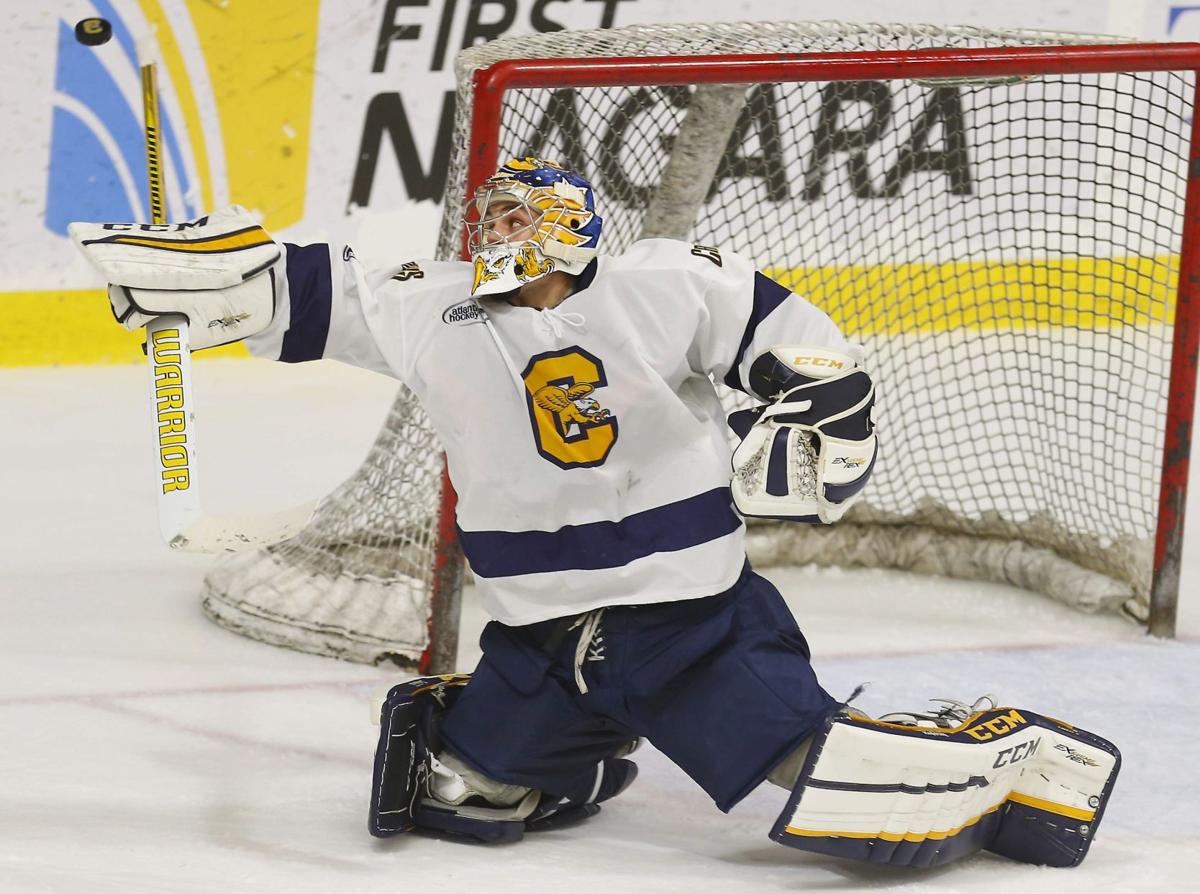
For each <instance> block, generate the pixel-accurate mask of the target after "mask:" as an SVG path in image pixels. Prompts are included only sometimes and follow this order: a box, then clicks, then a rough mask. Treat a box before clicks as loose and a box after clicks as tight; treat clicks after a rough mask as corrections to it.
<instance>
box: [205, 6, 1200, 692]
mask: <svg viewBox="0 0 1200 894" xmlns="http://www.w3.org/2000/svg"><path fill="white" fill-rule="evenodd" d="M822 24H824V23H822ZM654 27H655V26H641V27H635V28H633V29H618V30H622V31H631V32H633V34H634V36H635V38H636V37H642V36H644V35H645V34H648V33H649V32H650V31H651V30H652V29H653V28H654ZM764 27H767V28H771V27H774V26H764ZM794 27H809V26H794ZM812 27H814V28H816V27H819V26H817V25H814V26H812ZM863 27H864V29H877V30H876V31H874V32H871V33H873V34H877V35H882V36H883V37H884V38H886V37H887V36H888V35H889V33H890V32H888V31H887V30H886V28H887V27H888V26H863ZM894 27H895V28H897V29H898V30H904V29H906V28H908V26H894ZM909 30H911V31H912V32H913V33H915V34H918V35H919V36H921V37H922V38H929V37H931V38H932V39H933V40H937V39H939V38H940V37H941V36H942V35H945V34H953V35H954V36H956V37H962V35H964V34H965V35H967V37H968V38H971V39H974V38H975V37H978V36H982V38H994V37H997V36H999V37H1001V38H1004V39H1008V40H1012V41H1013V42H1014V43H1017V44H1019V45H1010V46H985V47H976V46H966V47H963V46H955V47H947V48H925V49H871V50H856V51H851V52H811V53H810V52H803V53H800V52H796V53H769V54H748V55H728V54H724V55H707V56H705V55H674V56H664V55H648V56H641V57H636V56H625V57H614V56H604V55H591V56H583V57H577V58H565V57H564V58H558V57H555V58H503V59H500V60H499V61H488V62H487V63H486V64H484V62H482V61H480V60H485V59H488V58H489V57H488V54H489V53H491V52H501V51H500V50H499V49H496V50H495V51H493V48H499V46H500V45H501V44H504V43H511V42H512V41H497V42H495V43H493V44H485V45H482V46H480V47H476V48H474V49H473V50H468V51H466V52H465V53H464V54H463V57H469V58H468V63H470V64H478V65H479V67H478V68H476V69H475V70H473V72H470V73H469V75H468V76H469V78H470V80H471V88H470V94H469V103H470V108H469V114H468V110H465V109H464V108H463V107H462V105H461V104H462V103H463V101H464V100H463V97H464V95H465V90H464V85H463V84H462V83H460V87H459V95H460V108H459V123H458V125H457V131H458V140H459V141H461V142H463V143H464V144H465V145H464V146H461V147H457V149H456V151H458V152H459V153H460V154H465V156H466V158H465V164H461V163H460V162H461V155H460V156H459V157H458V159H457V160H456V162H455V164H454V165H452V167H451V176H450V179H449V180H448V183H447V187H446V189H447V193H446V213H445V218H444V221H443V228H442V233H441V241H440V243H439V252H438V256H439V257H442V258H450V257H454V256H456V255H458V256H460V257H466V254H465V244H463V241H462V233H461V228H460V227H459V226H458V216H459V213H460V211H461V207H462V202H463V200H464V199H465V198H466V197H467V196H469V195H471V194H472V192H473V190H474V188H475V187H476V186H477V185H479V184H480V183H482V182H483V180H484V179H486V178H487V177H488V176H489V175H491V174H492V173H493V172H494V171H495V169H496V167H497V165H498V164H499V162H501V161H503V159H502V158H501V157H500V140H501V132H502V130H501V128H502V120H501V115H502V110H503V107H504V98H505V96H506V94H508V93H509V92H510V91H515V90H522V89H555V88H592V87H597V88H603V87H616V88H620V87H631V86H637V87H688V86H695V87H696V88H697V95H696V101H697V102H699V101H700V98H699V93H700V92H701V91H703V90H705V89H710V90H714V91H717V92H718V93H719V92H720V91H721V90H722V89H723V88H726V87H728V88H729V89H730V90H733V91H734V92H740V93H742V95H743V97H744V95H745V85H752V84H771V83H783V82H789V83H792V82H826V83H828V82H855V81H891V80H906V81H916V82H918V83H925V82H928V83H930V84H947V85H956V84H977V83H1007V82H1009V81H1015V80H1020V79H1025V78H1037V77H1039V76H1050V75H1088V74H1095V75H1103V74H1107V73H1143V72H1182V73H1189V72H1190V73H1191V76H1192V79H1193V83H1192V85H1191V93H1192V95H1191V96H1190V101H1191V103H1192V105H1191V109H1192V110H1193V117H1192V123H1191V129H1190V138H1189V139H1190V142H1189V144H1188V147H1187V165H1188V168H1187V184H1186V193H1185V197H1184V201H1183V210H1182V224H1181V226H1182V233H1183V238H1182V240H1181V244H1180V253H1179V256H1178V287H1177V292H1176V295H1175V304H1174V326H1173V330H1172V332H1171V352H1170V362H1169V386H1168V387H1169V392H1170V393H1169V399H1168V400H1167V404H1166V413H1165V423H1164V431H1163V438H1162V440H1163V445H1162V450H1161V463H1160V465H1159V466H1158V469H1159V470H1160V473H1161V483H1160V485H1159V488H1158V490H1159V496H1158V500H1157V523H1156V526H1155V531H1154V541H1153V558H1152V568H1151V570H1150V585H1149V600H1148V609H1147V610H1146V612H1145V613H1144V616H1143V617H1138V618H1137V620H1139V621H1141V622H1143V623H1145V625H1146V627H1147V629H1148V631H1149V632H1150V633H1151V634H1155V635H1159V636H1172V635H1173V634H1174V626H1175V614H1176V605H1177V600H1178V590H1179V574H1180V564H1181V557H1182V546H1183V522H1184V508H1185V501H1186V490H1187V477H1188V466H1189V453H1190V446H1191V444H1190V442H1191V426H1192V415H1193V407H1194V404H1195V393H1196V392H1195V386H1196V363H1197V351H1198V346H1200V309H1198V308H1197V306H1196V305H1197V302H1198V301H1200V245H1198V244H1197V243H1198V242H1200V115H1197V114H1195V112H1196V110H1197V109H1200V44H1182V43H1176V44H1137V43H1116V42H1111V43H1109V42H1102V41H1115V40H1116V39H1114V38H1107V39H1102V38H1095V37H1087V36H1083V35H1059V34H1051V33H1047V34H1044V35H1042V34H1040V33H1038V32H982V31H979V30H976V29H959V31H958V32H946V31H942V30H941V29H934V28H931V27H928V26H912V27H911V28H910V29H909ZM598 33H599V32H585V34H598ZM608 33H613V32H608ZM542 37H550V36H548V35H543V36H542ZM1041 37H1044V38H1045V41H1044V42H1045V44H1052V43H1053V44H1056V45H1040V42H1039V38H1041ZM535 46H536V43H535ZM560 51H561V50H560ZM535 53H536V50H535V51H534V52H532V53H527V55H534V54H535ZM463 57H460V65H459V70H460V80H461V78H462V77H463V73H464V72H465V71H469V68H466V67H464V63H463V61H462V59H463ZM739 85H740V86H739ZM718 104H719V101H718ZM464 122H465V124H464ZM686 126H687V123H686V121H685V122H684V125H683V127H686ZM681 130H682V128H681ZM717 149H718V152H719V151H720V150H722V149H724V140H723V138H722V139H720V140H718V146H717ZM668 164H670V162H668ZM664 173H665V172H664ZM706 185H707V184H706V183H702V184H701V186H706ZM601 211H602V213H603V209H601ZM648 216H649V215H648ZM657 235H670V233H668V232H661V233H657ZM868 365H869V361H868ZM406 400H408V401H410V402H411V395H409V396H408V397H406V396H405V393H404V389H402V393H401V396H400V398H399V399H398V401H397V407H399V406H400V405H401V404H402V403H404V402H405V401H406ZM405 412H406V413H407V412H410V411H409V410H406V411H405ZM397 418H401V416H400V415H399V414H398V411H397V410H395V409H394V410H393V414H392V416H391V417H390V419H389V422H388V423H387V424H385V430H384V432H381V436H380V441H379V443H380V444H382V443H383V441H384V435H385V433H386V431H387V429H388V426H394V425H395V424H396V423H395V420H396V419H397ZM883 436H884V438H885V439H886V437H887V433H886V432H883ZM365 468H366V465H364V469H365ZM439 471H440V478H441V482H442V485H441V496H440V511H438V513H437V518H436V519H434V520H433V522H432V527H433V528H434V529H436V539H435V542H434V545H433V547H432V550H431V552H430V555H429V557H428V558H429V564H430V569H429V572H428V574H427V581H426V584H425V585H426V586H427V587H428V591H427V592H428V598H427V604H426V611H427V613H428V614H427V619H421V620H422V623H424V622H425V621H426V620H428V639H427V641H426V642H425V643H424V645H423V646H419V647H417V648H416V649H415V651H414V648H413V647H412V646H407V647H405V648H389V647H388V646H387V642H386V641H387V637H386V636H385V635H384V634H382V633H380V635H379V636H375V635H374V632H375V631H372V630H369V629H368V631H367V633H366V634H365V635H364V637H365V639H366V640H367V641H368V642H367V648H366V649H365V650H361V651H356V650H355V649H353V648H346V647H345V645H344V643H343V641H342V640H341V639H338V637H341V636H342V634H343V633H345V632H346V631H345V629H343V628H344V626H345V625H343V623H342V621H341V620H340V619H334V620H332V621H331V620H329V618H327V617H322V618H321V619H320V620H319V621H314V620H313V619H312V618H311V617H310V616H309V613H308V610H307V609H304V610H300V611H293V610H292V609H290V608H289V609H288V610H287V611H286V612H281V611H280V610H278V608H277V607H275V606H272V605H265V606H264V605H261V604H258V603H256V601H255V600H256V599H257V597H254V596H251V597H246V596H244V595H242V594H241V593H237V592H233V591H232V590H230V589H229V588H227V587H225V586H224V585H222V586H217V587H214V586H213V585H211V584H210V583H209V582H207V581H206V595H205V603H204V604H205V610H206V611H207V612H208V613H209V614H210V615H212V616H213V617H214V618H216V619H217V620H218V622H219V623H222V624H224V625H225V626H227V627H230V628H232V629H234V630H237V631H238V632H241V633H245V634H247V635H249V636H252V637H254V638H260V639H264V640H267V641H269V642H274V643H276V644H279V645H286V646H289V647H292V648H298V649H301V650H304V651H313V652H318V653H321V654H330V655H335V656H337V657H343V658H349V659H351V660H359V661H376V662H377V661H379V660H381V657H382V658H391V659H393V660H397V661H399V660H401V658H403V657H404V656H405V655H406V654H407V655H408V660H411V661H414V663H418V662H416V660H415V655H416V654H417V653H419V654H420V659H419V663H418V666H419V667H420V668H421V670H422V671H431V672H445V671H449V670H452V669H453V667H454V661H455V654H456V648H457V641H458V616H459V613H460V592H461V586H462V580H463V564H462V555H461V550H460V549H459V547H458V544H457V540H456V529H455V524H454V505H455V497H454V494H453V490H452V488H451V487H450V485H449V480H448V478H447V477H446V475H445V471H444V468H443V469H440V470H439ZM356 479H362V480H360V481H359V484H360V485H363V482H364V481H366V478H365V476H364V475H363V472H362V471H360V473H359V475H357V476H356V478H355V479H351V481H350V482H347V485H344V486H343V491H340V492H339V493H342V492H345V493H349V492H350V491H349V490H348V488H349V487H350V485H352V484H353V483H354V482H355V481H356ZM373 486H374V485H373V484H368V485H366V489H365V490H364V489H363V487H362V486H360V488H359V490H358V491H356V492H355V494H356V495H355V496H353V497H350V498H349V499H351V500H353V499H361V498H362V495H363V494H364V493H369V491H370V489H371V487H373ZM869 490H870V485H868V491H869ZM338 499H339V496H338V494H335V495H333V496H332V497H330V498H327V502H329V503H332V502H333V501H336V500H338ZM341 499H343V500H345V499H347V498H346V497H345V496H343V497H341ZM319 514H320V512H318V515H319ZM851 518H853V515H852V516H851ZM844 524H846V522H841V523H839V525H844ZM920 526H921V525H920V523H919V522H918V523H917V524H916V525H915V526H914V527H918V528H919V527H920ZM788 527H796V526H788ZM806 527H807V526H806ZM833 527H837V526H836V525H835V526H833ZM929 527H930V529H931V530H932V531H933V536H935V537H942V536H949V537H955V536H956V537H958V538H959V540H961V541H970V540H972V532H971V531H967V532H965V533H958V534H946V533H945V531H944V530H941V529H939V526H938V525H937V524H936V523H934V524H931V525H930V526H929ZM817 533H821V532H819V531H818V532H817ZM750 534H751V536H750V540H751V541H753V540H754V538H755V529H754V528H753V527H752V528H751V532H750ZM302 538H303V534H302V535H301V537H300V538H297V540H301V539H302ZM289 543H290V541H289ZM314 543H315V541H314ZM280 548H281V552H282V551H283V550H286V549H287V548H288V544H282V545H280ZM305 548H306V549H310V551H311V550H314V549H323V548H324V547H319V546H313V544H311V543H310V544H309V545H308V546H306V547H305ZM345 548H346V546H345V538H342V541H341V542H339V543H338V544H337V546H336V550H337V551H341V550H343V549H345ZM1040 552H1047V551H1046V550H1041V551H1040ZM754 556H755V554H754V552H753V547H751V557H752V560H755V561H757V560H756V559H755V558H754ZM1035 560H1036V561H1040V559H1037V558H1036V557H1035ZM804 561H807V560H804ZM975 561H976V560H975V559H972V560H971V563H974V562H975ZM334 564H337V563H334ZM882 564H885V565H887V564H888V563H886V562H885V563H882ZM891 567H906V566H901V565H898V564H894V563H893V564H892V565H891ZM273 573H274V570H273V569H272V568H267V569H265V570H261V569H260V570H259V571H257V572H256V574H257V575H258V579H259V580H260V581H262V580H264V579H266V578H269V577H270V576H271V575H272V574H273ZM950 573H953V572H950ZM357 576H358V577H360V578H361V577H364V576H365V577H371V574H369V573H368V574H366V575H362V574H358V575H357ZM976 576H977V577H979V578H980V579H992V578H989V577H988V576H987V575H983V574H978V575H976ZM1003 579H1005V580H1008V581H1009V582H1014V583H1021V582H1022V581H1023V578H1022V576H1021V574H1016V575H1014V574H1008V575H1006V576H1005V577H1003ZM1030 587H1031V588H1033V589H1037V588H1038V586H1037V585H1033V584H1030ZM339 598H345V599H347V600H348V599H349V597H345V596H344V594H343V597H339ZM308 599H309V602H310V603H311V604H314V605H316V604H317V601H318V600H319V599H320V596H319V594H316V595H313V596H311V597H308ZM222 605H224V606H225V607H224V608H221V606H222ZM229 606H234V609H233V611H232V613H230V611H229ZM320 613H324V614H328V612H327V611H326V610H322V612H320ZM377 614H378V611H377V610H376V609H372V612H369V613H368V616H369V617H372V618H373V617H375V616H376V615H377ZM263 619H265V620H266V621H267V622H268V623H269V624H270V625H271V626H270V629H269V631H268V632H267V634H266V635H263V634H262V633H261V632H258V631H256V630H255V627H256V626H257V624H258V622H259V621H260V620H263ZM371 623H375V622H373V621H371V622H368V623H367V624H365V625H364V624H363V623H362V622H359V627H360V628H364V627H366V628H369V626H370V624H371ZM285 627H290V628H296V629H298V630H299V631H300V633H299V635H297V636H293V635H292V634H291V633H290V632H288V631H287V630H284V629H283V628H285ZM310 634H311V635H313V636H315V637H316V639H318V640H321V642H319V643H317V644H316V645H314V644H313V641H312V639H311V638H310ZM364 637H359V639H362V638H364ZM352 638H353V637H352ZM331 642H333V645H330V643H331ZM406 642H407V641H406Z"/></svg>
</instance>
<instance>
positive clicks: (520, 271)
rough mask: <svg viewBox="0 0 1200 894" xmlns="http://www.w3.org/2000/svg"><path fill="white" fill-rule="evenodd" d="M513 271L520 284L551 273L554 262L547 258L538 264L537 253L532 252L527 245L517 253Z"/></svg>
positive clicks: (530, 247)
mask: <svg viewBox="0 0 1200 894" xmlns="http://www.w3.org/2000/svg"><path fill="white" fill-rule="evenodd" d="M513 269H514V271H515V272H516V274H517V279H519V280H521V282H529V281H530V280H533V279H539V278H541V277H543V276H545V275H546V274H547V273H550V272H552V271H553V270H554V262H553V261H552V260H550V259H549V258H543V259H542V261H541V263H538V256H537V252H535V251H534V250H533V247H532V246H529V245H527V246H525V247H524V248H522V249H521V250H520V251H519V252H517V260H516V263H515V264H514V265H513Z"/></svg>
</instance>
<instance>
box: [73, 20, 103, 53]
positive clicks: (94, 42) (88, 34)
mask: <svg viewBox="0 0 1200 894" xmlns="http://www.w3.org/2000/svg"><path fill="white" fill-rule="evenodd" d="M111 37H112V25H110V24H109V22H108V19H100V18H92V19H80V20H79V21H78V22H76V23H75V39H76V40H77V41H79V42H80V43H81V44H84V45H85V46H89V47H98V46H100V44H102V43H108V41H109V38H111Z"/></svg>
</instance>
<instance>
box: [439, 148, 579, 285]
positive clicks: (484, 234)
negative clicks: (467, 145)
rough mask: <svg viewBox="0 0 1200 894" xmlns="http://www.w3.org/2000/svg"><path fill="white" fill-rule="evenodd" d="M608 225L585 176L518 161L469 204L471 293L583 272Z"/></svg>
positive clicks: (545, 164)
mask: <svg viewBox="0 0 1200 894" xmlns="http://www.w3.org/2000/svg"><path fill="white" fill-rule="evenodd" d="M602 223H603V221H602V219H601V217H600V215H599V214H597V213H596V206H595V198H594V195H593V192H592V187H591V184H590V183H588V181H587V180H585V179H584V178H583V177H581V176H579V175H578V174H575V173H573V172H571V171H568V170H566V169H565V168H563V167H562V166H561V165H559V164H558V163H556V162H552V161H547V160H545V159H539V158H514V159H510V160H509V161H508V162H506V163H505V164H504V165H503V166H502V167H501V168H500V170H498V171H497V172H496V173H495V174H493V175H492V176H491V177H489V178H488V179H487V180H485V181H484V182H483V183H482V184H481V185H480V186H479V188H478V189H476V190H475V194H474V195H473V196H472V197H471V198H470V199H468V200H467V203H466V206H465V208H464V213H463V225H464V227H465V228H466V231H467V251H468V253H469V254H470V256H471V261H472V263H473V264H474V267H475V278H474V281H473V284H472V286H471V294H472V295H476V296H478V295H497V294H501V293H503V292H509V291H512V290H513V289H519V288H521V286H523V285H525V284H526V283H530V282H534V281H535V280H538V279H541V278H543V277H545V276H549V275H550V274H551V273H553V272H555V271H562V272H564V273H570V274H574V275H578V274H579V273H582V272H583V269H584V268H585V267H586V266H587V265H588V262H590V261H591V260H592V258H594V257H595V256H596V247H597V245H598V244H599V241H600V228H601V225H602Z"/></svg>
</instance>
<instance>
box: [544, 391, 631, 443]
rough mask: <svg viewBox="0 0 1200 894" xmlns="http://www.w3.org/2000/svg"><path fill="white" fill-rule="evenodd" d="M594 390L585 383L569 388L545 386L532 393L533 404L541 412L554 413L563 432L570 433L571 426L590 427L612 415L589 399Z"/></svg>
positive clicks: (596, 401) (594, 399)
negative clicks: (541, 410) (539, 408)
mask: <svg viewBox="0 0 1200 894" xmlns="http://www.w3.org/2000/svg"><path fill="white" fill-rule="evenodd" d="M595 390H596V389H595V387H593V386H592V385H591V384H589V383H587V382H580V383H579V384H578V385H572V386H571V387H570V388H563V387H562V386H561V385H546V386H545V387H543V388H539V389H538V390H537V391H536V392H534V395H533V402H534V403H535V404H537V405H538V406H539V407H541V408H542V409H543V410H549V411H550V412H551V413H554V414H555V415H556V416H557V417H558V422H559V425H561V426H562V428H563V431H564V432H567V433H570V431H571V429H570V426H572V425H575V426H580V425H592V424H594V423H596V422H603V421H604V420H605V419H607V418H608V417H610V416H611V415H612V413H610V412H609V411H608V410H605V409H601V407H600V402H599V401H598V400H596V398H594V397H591V393H592V392H593V391H595Z"/></svg>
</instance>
